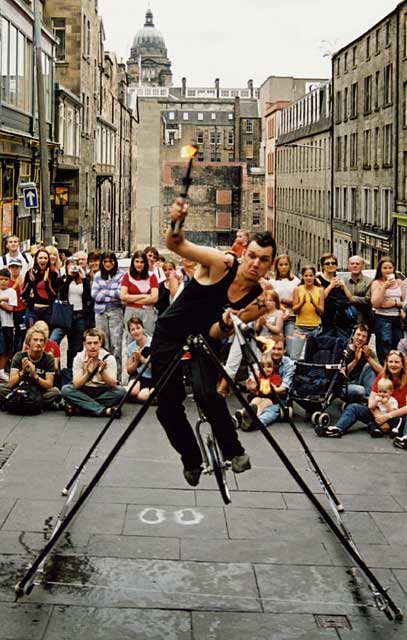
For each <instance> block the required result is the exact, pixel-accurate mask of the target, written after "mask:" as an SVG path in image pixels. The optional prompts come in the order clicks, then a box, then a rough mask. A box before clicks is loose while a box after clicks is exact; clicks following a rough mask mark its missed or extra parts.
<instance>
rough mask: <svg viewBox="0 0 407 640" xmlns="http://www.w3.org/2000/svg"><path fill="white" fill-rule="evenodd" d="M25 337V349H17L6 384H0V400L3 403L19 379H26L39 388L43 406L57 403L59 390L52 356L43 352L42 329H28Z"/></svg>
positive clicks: (43, 335)
mask: <svg viewBox="0 0 407 640" xmlns="http://www.w3.org/2000/svg"><path fill="white" fill-rule="evenodd" d="M26 339H27V345H28V348H27V350H24V351H18V352H17V353H16V354H15V355H14V357H13V359H12V361H11V367H10V380H9V382H8V384H5V383H4V384H0V401H2V402H3V403H4V400H5V398H6V396H7V395H8V394H9V393H10V391H11V389H14V387H16V386H17V385H18V384H19V383H20V382H21V380H26V381H27V382H28V383H29V385H32V386H33V387H34V388H36V389H39V391H40V392H41V394H42V401H43V405H44V408H47V407H49V406H51V405H53V404H57V403H58V402H59V400H60V398H61V392H60V391H59V389H57V388H56V387H54V375H55V369H54V358H53V357H52V355H50V354H49V353H45V352H44V345H45V342H46V337H45V334H44V333H43V331H41V330H40V329H29V330H28V331H27V336H26Z"/></svg>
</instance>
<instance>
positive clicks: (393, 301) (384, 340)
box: [372, 256, 406, 364]
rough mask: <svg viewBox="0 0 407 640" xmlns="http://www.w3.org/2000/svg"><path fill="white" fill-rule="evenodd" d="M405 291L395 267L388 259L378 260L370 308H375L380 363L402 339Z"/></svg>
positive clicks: (375, 328)
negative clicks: (397, 276) (396, 274)
mask: <svg viewBox="0 0 407 640" xmlns="http://www.w3.org/2000/svg"><path fill="white" fill-rule="evenodd" d="M405 297H406V290H405V287H404V284H403V282H402V281H401V280H399V279H398V278H396V276H395V265H394V262H393V260H392V258H390V257H388V256H387V257H384V258H382V259H381V260H379V264H378V265H377V270H376V274H375V277H374V278H373V282H372V306H373V307H374V308H375V319H374V332H375V335H376V349H377V355H378V357H379V360H380V362H381V363H382V364H383V362H384V359H385V357H386V355H387V354H388V352H389V351H390V349H395V348H396V347H397V345H398V343H399V341H400V340H401V339H402V338H403V329H402V324H401V319H402V318H401V315H402V314H403V315H404V312H403V304H404V299H405Z"/></svg>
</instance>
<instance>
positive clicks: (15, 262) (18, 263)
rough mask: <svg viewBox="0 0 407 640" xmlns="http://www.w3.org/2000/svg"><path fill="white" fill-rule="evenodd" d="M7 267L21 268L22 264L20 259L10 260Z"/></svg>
mask: <svg viewBox="0 0 407 640" xmlns="http://www.w3.org/2000/svg"><path fill="white" fill-rule="evenodd" d="M8 266H9V267H12V266H16V267H22V266H23V263H22V262H21V259H20V258H11V259H10V261H9V263H8Z"/></svg>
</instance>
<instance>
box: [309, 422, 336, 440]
mask: <svg viewBox="0 0 407 640" xmlns="http://www.w3.org/2000/svg"><path fill="white" fill-rule="evenodd" d="M314 431H315V433H316V435H317V436H319V437H320V438H342V430H341V429H339V427H337V426H336V425H332V427H324V426H323V425H321V424H317V426H316V427H315V428H314Z"/></svg>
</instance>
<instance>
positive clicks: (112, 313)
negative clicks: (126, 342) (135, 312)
mask: <svg viewBox="0 0 407 640" xmlns="http://www.w3.org/2000/svg"><path fill="white" fill-rule="evenodd" d="M95 320H96V326H97V328H98V329H102V331H103V333H104V334H105V337H106V341H105V348H106V349H107V351H110V353H112V354H113V355H114V357H115V358H116V362H117V379H118V380H119V382H120V381H121V379H122V348H123V331H124V321H123V310H122V308H121V307H119V308H117V309H110V310H109V311H105V312H104V313H97V314H96V318H95Z"/></svg>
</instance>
